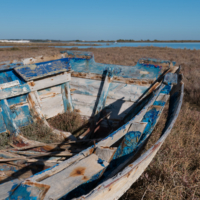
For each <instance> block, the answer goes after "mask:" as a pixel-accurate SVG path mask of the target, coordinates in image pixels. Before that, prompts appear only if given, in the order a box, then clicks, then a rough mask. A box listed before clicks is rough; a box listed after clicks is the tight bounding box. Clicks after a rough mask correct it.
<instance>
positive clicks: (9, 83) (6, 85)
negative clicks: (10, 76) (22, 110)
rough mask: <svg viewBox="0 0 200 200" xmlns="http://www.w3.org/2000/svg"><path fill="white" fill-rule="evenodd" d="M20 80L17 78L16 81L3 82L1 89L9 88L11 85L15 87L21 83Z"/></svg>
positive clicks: (0, 85)
mask: <svg viewBox="0 0 200 200" xmlns="http://www.w3.org/2000/svg"><path fill="white" fill-rule="evenodd" d="M19 84H20V83H19V81H18V80H15V81H11V82H7V83H2V84H0V90H2V89H5V88H9V87H13V86H16V85H19Z"/></svg>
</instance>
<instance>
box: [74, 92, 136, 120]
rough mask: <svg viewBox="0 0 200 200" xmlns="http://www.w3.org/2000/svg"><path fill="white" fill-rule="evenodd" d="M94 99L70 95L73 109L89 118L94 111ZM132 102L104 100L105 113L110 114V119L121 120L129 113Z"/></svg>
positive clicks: (86, 96)
mask: <svg viewBox="0 0 200 200" xmlns="http://www.w3.org/2000/svg"><path fill="white" fill-rule="evenodd" d="M95 102H96V98H95V97H93V96H88V95H80V94H72V103H73V105H74V108H75V109H76V110H78V111H79V113H80V114H81V115H84V116H89V117H90V116H91V115H92V113H93V110H94V105H95ZM132 105H133V102H129V101H124V100H123V99H119V100H115V99H109V98H107V99H106V103H105V111H106V113H110V112H112V114H111V115H110V118H111V119H118V120H121V119H123V117H124V116H125V115H126V114H127V113H128V112H129V110H130V109H131V106H132Z"/></svg>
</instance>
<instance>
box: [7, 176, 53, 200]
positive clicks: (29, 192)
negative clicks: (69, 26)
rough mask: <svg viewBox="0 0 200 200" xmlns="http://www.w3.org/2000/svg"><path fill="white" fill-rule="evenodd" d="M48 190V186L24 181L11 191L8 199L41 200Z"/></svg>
mask: <svg viewBox="0 0 200 200" xmlns="http://www.w3.org/2000/svg"><path fill="white" fill-rule="evenodd" d="M49 188H50V187H49V186H48V185H44V184H41V183H35V182H31V181H29V180H26V181H24V182H23V183H21V184H20V185H19V186H18V187H17V188H16V189H15V190H13V191H12V193H11V194H10V195H9V199H34V200H43V199H44V197H45V195H46V193H47V191H48V190H49Z"/></svg>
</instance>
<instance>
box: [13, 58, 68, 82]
mask: <svg viewBox="0 0 200 200" xmlns="http://www.w3.org/2000/svg"><path fill="white" fill-rule="evenodd" d="M70 69H71V68H70V66H69V59H68V58H62V59H59V60H51V61H49V62H41V63H35V64H30V65H23V66H19V67H16V68H14V70H15V72H16V73H17V74H19V75H20V76H21V77H22V78H23V79H24V80H25V81H31V80H35V79H40V78H44V77H46V76H51V75H55V74H59V73H62V72H66V71H68V70H70Z"/></svg>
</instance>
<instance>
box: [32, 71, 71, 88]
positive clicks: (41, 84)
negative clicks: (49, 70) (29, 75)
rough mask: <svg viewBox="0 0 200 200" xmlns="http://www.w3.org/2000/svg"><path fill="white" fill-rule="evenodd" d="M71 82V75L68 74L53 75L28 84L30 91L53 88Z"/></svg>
mask: <svg viewBox="0 0 200 200" xmlns="http://www.w3.org/2000/svg"><path fill="white" fill-rule="evenodd" d="M70 80H71V75H70V73H68V72H64V73H62V74H58V75H54V76H52V77H48V78H43V79H42V80H37V81H31V82H28V85H29V87H30V89H31V91H36V90H41V89H44V88H49V87H53V86H56V85H60V84H62V83H65V82H68V81H70Z"/></svg>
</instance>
